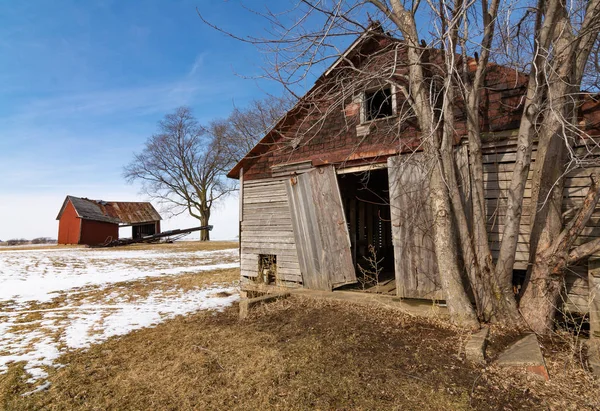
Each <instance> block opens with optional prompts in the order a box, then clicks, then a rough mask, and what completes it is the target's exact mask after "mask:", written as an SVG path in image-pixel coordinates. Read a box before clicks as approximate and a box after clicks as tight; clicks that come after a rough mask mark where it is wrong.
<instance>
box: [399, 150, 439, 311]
mask: <svg viewBox="0 0 600 411" xmlns="http://www.w3.org/2000/svg"><path fill="white" fill-rule="evenodd" d="M388 175H389V184H390V209H391V219H392V239H393V243H394V263H395V271H396V291H397V295H398V296H400V297H405V298H428V299H437V300H440V299H444V293H443V291H442V288H441V284H440V281H439V273H438V267H437V262H436V257H435V251H434V243H433V220H432V215H431V211H430V206H429V177H428V170H427V168H426V164H424V162H423V155H422V154H420V153H417V154H413V155H412V156H410V157H409V156H396V157H390V158H388Z"/></svg>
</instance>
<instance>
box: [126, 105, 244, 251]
mask: <svg viewBox="0 0 600 411" xmlns="http://www.w3.org/2000/svg"><path fill="white" fill-rule="evenodd" d="M158 129H159V132H158V133H157V134H155V135H153V136H152V137H150V138H149V139H148V141H146V145H145V147H144V150H143V151H142V152H141V153H138V154H135V155H134V158H133V160H132V161H131V162H130V163H129V165H127V166H126V167H125V168H124V171H123V175H124V177H125V179H126V180H127V181H128V182H130V183H133V182H135V181H140V182H141V183H142V189H143V190H144V192H145V193H146V194H147V195H148V196H150V197H151V198H153V199H156V200H158V201H159V202H160V203H161V204H163V205H164V206H165V207H167V209H168V210H170V211H171V212H172V213H173V214H175V215H177V214H181V213H184V212H188V213H189V214H190V215H191V216H192V217H194V218H197V219H198V220H199V221H200V225H203V226H205V225H208V224H209V220H210V215H211V209H212V207H213V205H214V204H215V203H216V202H217V201H218V200H219V199H221V198H223V197H225V196H226V195H228V194H229V193H230V192H231V191H232V190H233V189H234V186H233V185H232V184H231V183H228V182H227V181H226V180H225V178H224V176H223V174H224V171H226V170H227V169H228V168H229V166H230V165H231V157H230V154H229V152H228V149H227V146H226V145H224V144H222V142H221V141H219V139H217V138H215V137H214V136H212V135H211V134H209V133H208V132H207V131H206V130H205V128H203V127H202V126H200V125H199V124H198V122H197V121H196V119H195V118H194V116H193V115H192V112H191V110H190V109H189V108H187V107H180V108H178V109H177V110H176V111H175V112H174V113H171V114H167V115H166V116H165V117H164V119H163V120H161V121H160V122H159V126H158ZM209 239H210V237H209V231H208V230H203V231H201V235H200V240H201V241H208V240H209Z"/></svg>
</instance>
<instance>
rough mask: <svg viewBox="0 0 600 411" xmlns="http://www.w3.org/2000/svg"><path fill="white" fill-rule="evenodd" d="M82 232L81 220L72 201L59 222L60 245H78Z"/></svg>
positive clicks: (68, 203)
mask: <svg viewBox="0 0 600 411" xmlns="http://www.w3.org/2000/svg"><path fill="white" fill-rule="evenodd" d="M80 231H81V219H80V218H79V217H77V213H76V212H75V207H73V204H71V202H70V201H68V202H67V205H66V206H65V210H64V211H63V213H62V216H60V220H59V221H58V244H78V243H79V233H80Z"/></svg>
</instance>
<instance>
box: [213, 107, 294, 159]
mask: <svg viewBox="0 0 600 411" xmlns="http://www.w3.org/2000/svg"><path fill="white" fill-rule="evenodd" d="M291 106H292V98H291V97H275V96H268V97H265V98H263V99H261V100H254V101H252V102H251V103H250V104H249V105H248V106H247V107H244V108H238V107H235V108H234V109H233V111H232V112H231V114H230V115H229V116H228V117H227V118H224V119H218V120H215V121H213V122H211V123H210V124H209V126H208V130H209V132H210V133H211V134H212V135H213V136H216V137H217V138H218V139H219V141H220V144H222V145H223V146H224V149H225V150H227V151H228V156H229V157H230V158H231V161H232V162H233V164H235V163H237V162H238V161H240V160H241V159H242V158H243V157H244V156H245V155H246V153H248V152H249V151H250V150H252V148H253V147H254V146H255V145H256V144H257V143H258V141H259V140H260V139H261V138H262V137H263V136H264V135H265V134H267V132H268V131H269V130H270V129H271V128H272V127H273V126H274V125H275V123H276V122H277V121H278V120H279V119H280V118H281V117H282V116H283V115H284V114H285V113H286V112H287V111H288V110H289V109H290V108H291Z"/></svg>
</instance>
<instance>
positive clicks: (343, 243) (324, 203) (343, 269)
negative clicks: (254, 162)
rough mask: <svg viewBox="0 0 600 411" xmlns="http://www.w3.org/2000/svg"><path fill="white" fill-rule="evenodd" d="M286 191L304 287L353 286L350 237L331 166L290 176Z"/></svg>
mask: <svg viewBox="0 0 600 411" xmlns="http://www.w3.org/2000/svg"><path fill="white" fill-rule="evenodd" d="M286 189H287V196H288V201H289V204H290V212H291V214H292V227H293V229H294V237H295V240H296V249H297V252H298V260H299V264H300V271H301V272H302V282H303V284H304V287H306V288H311V289H315V290H331V289H332V288H336V287H340V286H342V285H344V284H349V283H355V282H356V273H355V272H354V265H353V264H352V254H351V253H350V236H349V234H348V226H347V224H346V217H345V215H344V210H343V208H342V199H341V196H340V190H339V187H338V182H337V175H336V173H335V169H334V167H333V166H325V167H319V168H315V169H313V170H311V171H309V172H307V173H304V174H300V175H298V176H294V177H292V178H291V179H290V180H288V182H287V185H286Z"/></svg>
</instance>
